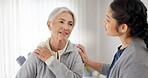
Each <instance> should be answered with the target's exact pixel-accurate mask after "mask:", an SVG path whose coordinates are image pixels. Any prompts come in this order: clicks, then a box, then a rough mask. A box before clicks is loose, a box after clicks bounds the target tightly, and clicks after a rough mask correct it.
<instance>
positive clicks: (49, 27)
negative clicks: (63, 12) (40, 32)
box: [47, 21, 51, 31]
mask: <svg viewBox="0 0 148 78" xmlns="http://www.w3.org/2000/svg"><path fill="white" fill-rule="evenodd" d="M50 24H51V22H50V21H47V26H48V29H49V30H50V31H51V25H50Z"/></svg>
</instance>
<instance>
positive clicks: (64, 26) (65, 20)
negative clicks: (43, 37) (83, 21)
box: [51, 12, 74, 40]
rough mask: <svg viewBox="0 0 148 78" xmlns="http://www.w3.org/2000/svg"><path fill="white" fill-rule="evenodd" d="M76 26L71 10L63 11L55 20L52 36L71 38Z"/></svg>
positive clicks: (61, 38)
mask: <svg viewBox="0 0 148 78" xmlns="http://www.w3.org/2000/svg"><path fill="white" fill-rule="evenodd" d="M73 27H74V21H73V17H72V15H71V14H70V13H69V12H62V13H61V14H59V15H58V16H57V17H56V18H55V19H54V21H53V26H52V27H51V31H52V36H53V37H56V38H58V39H60V40H63V39H64V40H66V39H67V38H69V36H70V34H71V32H72V30H73Z"/></svg>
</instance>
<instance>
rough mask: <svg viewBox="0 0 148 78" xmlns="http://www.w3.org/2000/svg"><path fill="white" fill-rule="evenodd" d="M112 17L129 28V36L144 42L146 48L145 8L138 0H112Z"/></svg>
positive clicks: (146, 25)
mask: <svg viewBox="0 0 148 78" xmlns="http://www.w3.org/2000/svg"><path fill="white" fill-rule="evenodd" d="M110 7H111V9H112V16H113V18H114V19H116V20H117V24H118V25H117V28H118V26H119V25H121V24H127V25H128V26H129V27H130V30H131V31H130V34H131V36H134V37H139V38H141V39H143V40H144V42H145V43H146V45H147V48H148V23H147V8H146V7H145V5H144V4H143V3H142V2H141V1H140V0H113V2H112V3H111V4H110Z"/></svg>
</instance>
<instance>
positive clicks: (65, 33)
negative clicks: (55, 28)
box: [59, 32, 68, 35]
mask: <svg viewBox="0 0 148 78" xmlns="http://www.w3.org/2000/svg"><path fill="white" fill-rule="evenodd" d="M59 33H60V34H62V35H67V34H68V33H67V32H59Z"/></svg>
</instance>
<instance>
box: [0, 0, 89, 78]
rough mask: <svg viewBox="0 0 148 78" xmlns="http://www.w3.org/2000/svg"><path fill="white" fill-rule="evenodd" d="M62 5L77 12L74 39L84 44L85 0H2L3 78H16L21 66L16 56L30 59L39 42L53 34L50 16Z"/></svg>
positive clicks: (0, 49) (0, 42)
mask: <svg viewBox="0 0 148 78" xmlns="http://www.w3.org/2000/svg"><path fill="white" fill-rule="evenodd" d="M59 6H62V7H63V6H64V7H68V8H70V9H71V10H72V11H73V12H74V13H75V16H76V25H75V28H74V30H73V32H72V34H71V36H70V38H69V39H70V40H71V42H73V43H81V44H84V45H85V44H86V43H85V42H86V34H85V33H83V32H85V30H84V29H86V28H85V13H84V12H85V6H86V5H85V0H0V78H14V77H15V75H16V73H17V72H18V70H19V69H20V66H19V64H18V63H17V62H16V58H17V57H19V56H20V55H22V56H25V57H26V58H27V54H28V53H29V52H32V51H33V50H34V49H35V48H36V46H37V45H38V43H40V42H42V41H45V40H46V39H47V38H48V37H50V32H49V30H48V28H47V25H46V23H47V18H48V15H49V14H50V12H51V11H52V10H53V9H54V8H56V7H59Z"/></svg>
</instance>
